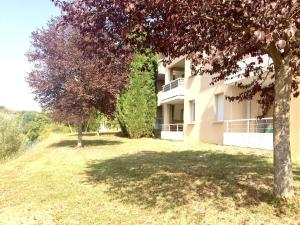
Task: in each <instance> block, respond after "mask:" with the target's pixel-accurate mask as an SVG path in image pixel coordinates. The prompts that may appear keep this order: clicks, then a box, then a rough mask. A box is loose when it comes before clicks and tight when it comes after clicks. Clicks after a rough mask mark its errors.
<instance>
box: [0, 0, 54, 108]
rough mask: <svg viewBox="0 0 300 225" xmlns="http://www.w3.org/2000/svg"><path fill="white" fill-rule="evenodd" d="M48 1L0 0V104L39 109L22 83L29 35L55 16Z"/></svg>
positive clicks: (27, 68) (25, 70)
mask: <svg viewBox="0 0 300 225" xmlns="http://www.w3.org/2000/svg"><path fill="white" fill-rule="evenodd" d="M59 13H60V12H59V9H58V8H56V7H55V6H54V5H53V3H52V2H51V1H50V0H0V106H5V107H7V108H9V109H14V110H39V106H38V104H37V103H36V102H35V101H34V100H33V96H32V94H31V90H30V88H29V87H28V85H27V83H26V82H25V77H26V73H27V72H28V71H29V68H30V64H29V63H28V62H27V59H26V57H25V56H24V54H25V53H26V51H27V50H28V49H29V47H30V35H31V32H32V31H34V30H35V29H37V28H39V27H42V26H45V25H46V23H47V21H48V20H49V19H50V18H51V17H52V16H57V15H59Z"/></svg>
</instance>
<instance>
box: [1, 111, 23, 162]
mask: <svg viewBox="0 0 300 225" xmlns="http://www.w3.org/2000/svg"><path fill="white" fill-rule="evenodd" d="M0 120H1V123H0V159H5V158H7V157H10V156H12V155H13V154H15V153H17V152H18V151H19V150H20V149H21V148H22V146H23V145H24V143H25V140H26V139H25V136H24V135H23V134H22V129H21V128H20V126H19V124H18V121H17V119H16V116H15V115H13V114H9V113H4V112H0Z"/></svg>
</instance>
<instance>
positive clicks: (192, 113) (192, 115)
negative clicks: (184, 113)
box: [190, 100, 196, 123]
mask: <svg viewBox="0 0 300 225" xmlns="http://www.w3.org/2000/svg"><path fill="white" fill-rule="evenodd" d="M195 120H196V107H195V100H193V101H190V122H191V123H193V122H195Z"/></svg>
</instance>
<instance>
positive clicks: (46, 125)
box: [0, 107, 69, 159]
mask: <svg viewBox="0 0 300 225" xmlns="http://www.w3.org/2000/svg"><path fill="white" fill-rule="evenodd" d="M0 121H1V123H0V159H5V158H8V157H10V156H12V155H14V154H15V153H17V152H20V151H22V150H25V149H26V148H28V146H30V145H32V144H33V143H35V142H36V141H38V140H42V139H44V138H46V137H48V136H49V134H50V133H52V132H68V130H69V129H68V127H66V126H64V125H61V124H57V123H54V122H53V121H52V120H51V119H50V117H49V116H47V115H46V114H45V113H39V112H16V111H12V110H8V109H5V108H4V107H0Z"/></svg>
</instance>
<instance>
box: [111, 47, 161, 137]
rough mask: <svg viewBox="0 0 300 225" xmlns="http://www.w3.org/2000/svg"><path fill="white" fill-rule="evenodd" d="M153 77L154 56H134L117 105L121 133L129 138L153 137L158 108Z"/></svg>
mask: <svg viewBox="0 0 300 225" xmlns="http://www.w3.org/2000/svg"><path fill="white" fill-rule="evenodd" d="M156 75H157V58H156V56H154V55H153V54H152V53H147V54H137V55H136V56H135V57H134V59H133V61H132V63H131V69H130V78H129V83H128V86H127V90H126V91H125V92H124V93H123V94H122V95H120V96H119V97H118V102H117V119H118V121H119V123H120V127H121V129H122V131H123V133H124V134H125V135H127V136H128V137H130V138H139V137H147V136H152V135H153V130H154V126H155V119H156V107H157V103H156V92H155V79H156Z"/></svg>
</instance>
